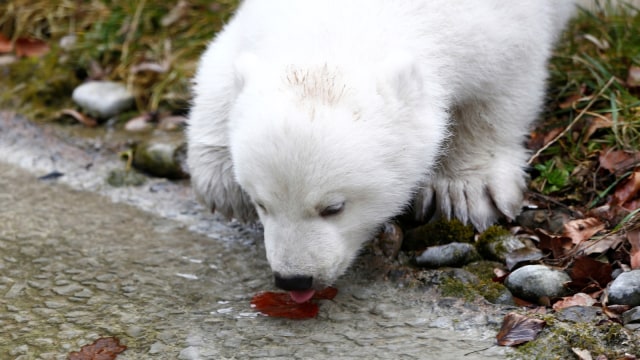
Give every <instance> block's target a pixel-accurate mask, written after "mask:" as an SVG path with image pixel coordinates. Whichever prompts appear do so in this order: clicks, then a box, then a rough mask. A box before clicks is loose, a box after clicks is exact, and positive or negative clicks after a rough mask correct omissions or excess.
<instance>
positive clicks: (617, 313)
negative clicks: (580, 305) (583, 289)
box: [602, 304, 631, 321]
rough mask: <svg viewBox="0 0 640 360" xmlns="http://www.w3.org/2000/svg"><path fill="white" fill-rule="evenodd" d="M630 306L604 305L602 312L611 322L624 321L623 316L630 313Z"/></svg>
mask: <svg viewBox="0 0 640 360" xmlns="http://www.w3.org/2000/svg"><path fill="white" fill-rule="evenodd" d="M629 309H631V306H629V305H607V304H602V312H603V313H604V314H605V315H607V317H609V319H611V320H615V321H622V314H623V313H624V312H626V311H629Z"/></svg>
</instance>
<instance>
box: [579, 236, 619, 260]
mask: <svg viewBox="0 0 640 360" xmlns="http://www.w3.org/2000/svg"><path fill="white" fill-rule="evenodd" d="M624 240H625V238H624V237H623V236H622V235H620V234H617V233H616V234H610V235H607V236H606V237H604V238H601V239H597V240H590V241H585V242H583V243H582V244H580V245H578V246H577V247H576V249H575V251H576V254H582V255H591V254H602V253H605V252H607V251H609V250H615V249H617V248H618V247H619V246H620V244H622V243H623V242H624Z"/></svg>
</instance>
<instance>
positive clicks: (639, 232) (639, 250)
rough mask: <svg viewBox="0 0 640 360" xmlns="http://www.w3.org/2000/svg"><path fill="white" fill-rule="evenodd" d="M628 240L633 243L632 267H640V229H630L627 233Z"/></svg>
mask: <svg viewBox="0 0 640 360" xmlns="http://www.w3.org/2000/svg"><path fill="white" fill-rule="evenodd" d="M627 240H628V241H629V244H631V252H630V257H631V261H630V265H631V269H633V270H636V269H640V229H636V230H633V231H629V232H628V233H627Z"/></svg>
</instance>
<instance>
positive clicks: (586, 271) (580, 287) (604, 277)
mask: <svg viewBox="0 0 640 360" xmlns="http://www.w3.org/2000/svg"><path fill="white" fill-rule="evenodd" d="M569 275H570V276H571V280H572V281H571V282H570V283H569V287H570V288H572V289H575V290H577V291H583V292H586V289H587V288H593V286H592V285H597V286H595V288H594V289H593V290H599V289H602V288H605V287H606V286H607V284H609V282H610V281H611V280H612V278H611V264H608V263H603V262H600V261H598V260H595V259H592V258H590V257H588V256H580V257H577V258H576V259H575V261H574V263H573V267H572V268H571V271H570V272H569Z"/></svg>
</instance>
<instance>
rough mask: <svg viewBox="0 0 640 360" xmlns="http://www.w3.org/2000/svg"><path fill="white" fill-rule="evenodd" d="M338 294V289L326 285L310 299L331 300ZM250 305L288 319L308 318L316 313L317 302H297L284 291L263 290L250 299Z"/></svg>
mask: <svg viewBox="0 0 640 360" xmlns="http://www.w3.org/2000/svg"><path fill="white" fill-rule="evenodd" d="M337 294H338V289H336V288H334V287H327V288H325V289H323V290H320V291H317V292H316V293H315V294H314V295H313V298H312V300H331V299H333V298H334V297H336V295H337ZM251 306H252V307H254V308H255V309H256V310H258V311H260V312H261V313H263V314H265V315H267V316H272V317H283V318H288V319H310V318H314V317H316V315H318V304H316V303H314V302H312V301H306V302H304V303H297V302H295V301H293V299H291V295H289V293H286V292H272V291H265V292H262V293H259V294H257V295H256V296H254V297H253V299H251Z"/></svg>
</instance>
